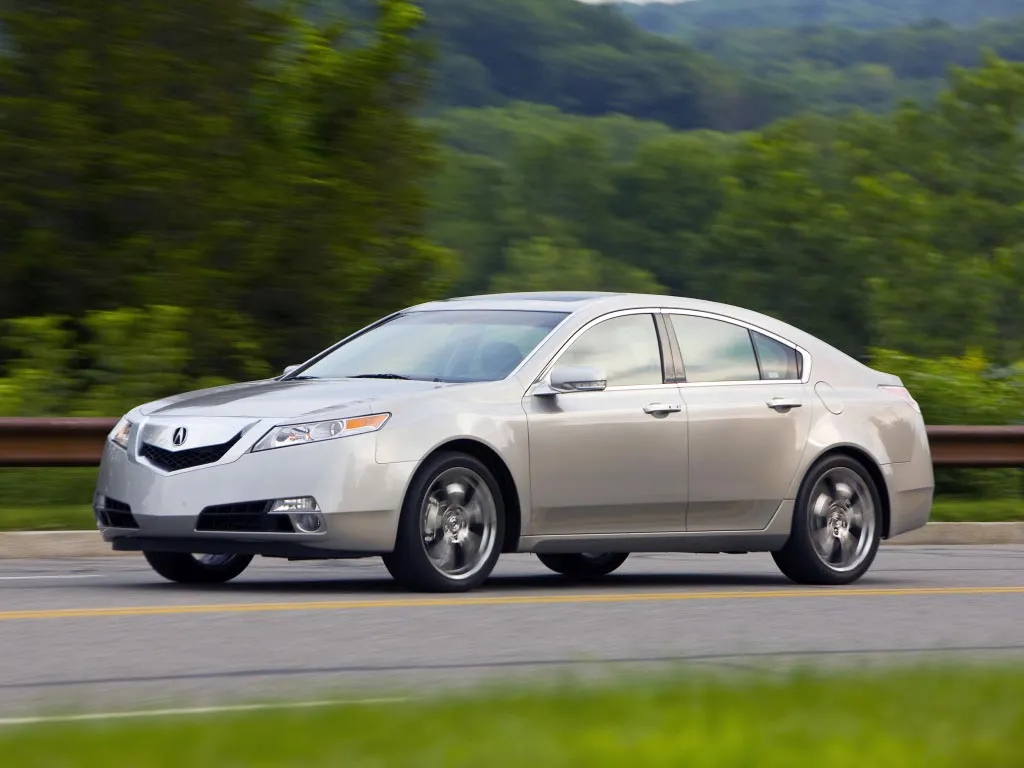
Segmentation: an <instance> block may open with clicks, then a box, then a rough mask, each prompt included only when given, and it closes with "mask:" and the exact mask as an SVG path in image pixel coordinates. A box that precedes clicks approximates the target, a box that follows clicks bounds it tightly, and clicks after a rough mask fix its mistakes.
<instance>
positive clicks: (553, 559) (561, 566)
mask: <svg viewBox="0 0 1024 768" xmlns="http://www.w3.org/2000/svg"><path fill="white" fill-rule="evenodd" d="M627 557H629V553H628V552H625V553H623V552H600V553H590V552H585V553H580V554H571V555H552V554H543V555H541V554H538V555H537V559H538V560H540V561H541V562H542V563H544V565H546V566H547V567H548V568H550V569H551V570H552V571H554V572H555V573H560V574H562V575H563V576H568V577H570V578H573V579H596V578H599V577H601V576H607V575H608V574H609V573H611V572H612V571H614V570H615V569H616V568H618V567H619V566H620V565H622V564H623V563H624V562H626V558H627Z"/></svg>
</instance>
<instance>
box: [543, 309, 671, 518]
mask: <svg viewBox="0 0 1024 768" xmlns="http://www.w3.org/2000/svg"><path fill="white" fill-rule="evenodd" d="M663 341H664V339H663V338H661V336H660V335H659V331H658V325H657V324H656V323H655V320H654V315H653V314H652V313H651V312H627V313H624V314H620V315H615V316H611V317H608V318H605V319H602V320H600V321H598V322H596V323H595V324H594V325H592V326H590V327H589V328H588V329H586V330H584V331H583V332H582V333H581V334H580V335H579V336H578V337H576V339H575V340H574V341H572V342H571V343H570V344H569V345H568V347H566V349H565V351H564V352H563V353H562V354H561V355H560V356H559V357H558V358H557V359H556V360H555V361H554V364H555V365H558V366H595V367H599V368H601V369H602V371H603V372H604V375H605V377H606V379H607V388H606V389H604V390H603V391H591V392H571V393H564V394H557V395H554V396H551V395H548V396H543V397H541V396H535V395H527V397H526V400H525V401H524V403H523V405H524V408H525V410H526V414H527V423H528V425H529V434H530V478H531V497H532V500H533V504H532V506H533V515H532V525H531V529H532V530H531V531H530V533H533V534H594V533H651V532H659V531H672V532H678V531H682V530H683V528H684V525H685V522H686V481H687V457H686V451H687V448H686V442H687V437H686V412H685V408H684V407H683V401H682V398H681V397H680V393H679V388H678V387H677V386H676V385H675V384H666V383H665V380H666V370H665V365H664V357H663V354H662V348H663V346H664V344H663Z"/></svg>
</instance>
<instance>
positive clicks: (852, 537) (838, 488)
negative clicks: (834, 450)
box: [808, 467, 876, 572]
mask: <svg viewBox="0 0 1024 768" xmlns="http://www.w3.org/2000/svg"><path fill="white" fill-rule="evenodd" d="M810 509H811V513H810V515H808V525H809V526H810V536H811V544H812V545H813V546H814V551H815V553H816V554H817V556H818V557H819V558H820V559H821V562H822V563H824V564H825V565H826V566H828V567H829V568H831V569H832V570H834V571H840V572H845V571H852V570H854V569H855V568H857V567H858V566H859V565H860V564H861V563H863V562H864V559H865V558H866V557H867V556H868V554H869V553H870V552H871V546H872V543H873V540H874V536H875V525H876V515H875V502H874V498H873V497H872V495H871V491H870V489H869V488H868V485H867V483H866V482H865V481H864V479H863V478H862V477H861V476H860V475H859V474H857V473H856V472H854V471H853V470H852V469H848V468H846V467H835V468H833V469H830V470H828V471H827V472H826V473H825V474H823V475H822V476H821V477H820V478H819V479H818V481H817V482H816V483H815V484H814V488H813V489H812V490H811V496H810Z"/></svg>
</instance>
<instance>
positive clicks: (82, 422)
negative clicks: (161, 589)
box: [0, 418, 1024, 468]
mask: <svg viewBox="0 0 1024 768" xmlns="http://www.w3.org/2000/svg"><path fill="white" fill-rule="evenodd" d="M116 422H117V420H116V419H106V418H103V419H95V418H0V467H94V466H96V465H98V464H99V461H100V454H101V452H102V450H103V441H104V440H105V439H106V436H107V434H108V433H109V432H110V430H112V429H113V428H114V424H115V423H116ZM928 440H929V442H930V443H931V449H932V461H933V463H934V464H935V466H936V467H989V468H995V467H1024V425H1021V426H1006V427H971V426H941V427H938V426H936V427H928Z"/></svg>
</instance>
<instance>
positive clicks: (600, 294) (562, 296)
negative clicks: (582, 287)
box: [449, 291, 617, 302]
mask: <svg viewBox="0 0 1024 768" xmlns="http://www.w3.org/2000/svg"><path fill="white" fill-rule="evenodd" d="M615 295H617V294H614V293H611V292H607V291H562V292H547V291H537V292H529V291H527V292H523V293H493V294H484V295H479V296H458V297H456V298H453V299H449V301H472V300H477V301H479V300H480V299H530V300H533V301H564V302H575V301H587V300H589V299H600V298H604V297H605V296H615Z"/></svg>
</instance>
